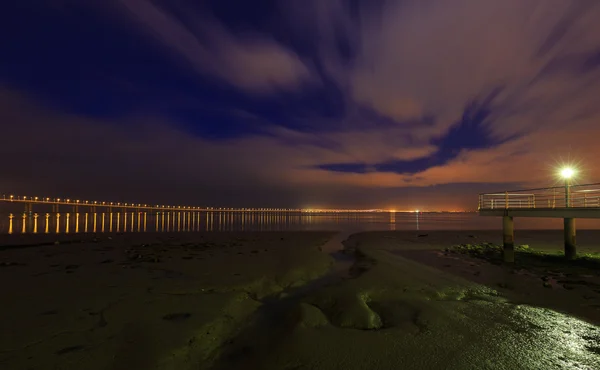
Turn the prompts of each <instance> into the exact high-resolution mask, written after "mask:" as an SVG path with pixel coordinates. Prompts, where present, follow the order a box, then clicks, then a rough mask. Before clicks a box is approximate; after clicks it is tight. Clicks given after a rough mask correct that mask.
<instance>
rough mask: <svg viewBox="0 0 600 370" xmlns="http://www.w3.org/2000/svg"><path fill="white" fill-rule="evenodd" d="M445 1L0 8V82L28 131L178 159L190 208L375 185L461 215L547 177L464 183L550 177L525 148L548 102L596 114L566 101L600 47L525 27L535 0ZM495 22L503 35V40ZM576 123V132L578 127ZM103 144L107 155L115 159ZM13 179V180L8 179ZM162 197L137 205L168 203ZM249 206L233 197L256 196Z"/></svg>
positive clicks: (229, 0) (560, 21) (127, 2)
mask: <svg viewBox="0 0 600 370" xmlns="http://www.w3.org/2000/svg"><path fill="white" fill-rule="evenodd" d="M459 2H460V3H461V4H462V5H463V6H461V7H459V8H449V7H448V4H446V3H445V2H443V1H432V2H431V4H430V7H424V8H421V5H419V4H418V2H411V1H397V2H394V1H392V2H379V1H378V2H369V1H356V0H355V1H341V0H340V1H330V2H326V3H325V2H319V1H317V0H310V1H303V2H301V1H289V2H287V1H275V0H270V1H266V0H260V1H234V0H226V1H223V0H221V1H183V0H182V1H177V2H167V1H155V2H150V1H147V0H107V1H103V2H100V1H90V2H86V3H82V2H76V1H68V0H63V1H46V2H11V3H7V4H3V5H2V12H0V22H1V24H2V28H3V29H4V32H3V36H2V43H1V45H2V55H3V57H2V58H1V59H0V84H1V85H0V86H1V87H2V88H3V89H4V91H5V93H4V94H5V95H7V96H8V98H7V99H6V101H9V100H11V99H16V100H17V101H19V102H22V103H23V104H27V106H28V107H30V110H31V112H30V113H31V115H34V116H35V115H36V114H37V113H36V112H37V111H38V110H39V114H40V115H41V117H44V118H43V119H41V121H43V120H44V119H47V118H48V117H49V116H51V117H52V119H50V121H52V123H43V122H40V119H37V120H36V122H30V121H29V120H31V118H30V117H29V118H27V119H26V117H20V118H22V119H23V122H26V123H22V124H21V125H20V126H19V127H20V129H23V127H24V126H23V125H25V124H31V125H34V127H37V126H35V125H45V126H44V127H47V126H48V125H58V126H60V125H61V124H66V123H65V122H67V121H69V123H68V124H69V125H75V126H74V127H76V129H75V130H76V131H77V132H79V133H80V135H83V136H85V135H91V134H89V133H90V132H91V131H90V130H92V129H90V130H88V129H87V128H88V127H96V129H97V128H100V127H102V128H103V129H104V128H106V127H110V130H114V133H112V134H114V135H115V136H117V137H120V138H121V139H120V140H125V138H128V140H132V141H133V142H135V143H136V144H135V145H133V144H132V146H128V145H127V144H122V145H124V147H126V148H128V149H127V152H128V155H129V160H128V163H129V165H130V166H136V165H137V166H139V167H140V168H142V167H143V168H147V170H144V171H143V172H144V173H151V172H152V171H151V169H152V168H153V166H154V164H153V162H152V161H151V160H149V159H148V157H149V156H152V155H153V154H152V153H151V152H149V151H148V149H147V148H148V147H157V146H164V147H169V148H170V147H173V148H186V149H185V152H186V156H187V157H186V159H187V160H188V161H189V163H188V164H189V167H188V168H189V172H195V173H198V172H201V173H203V174H206V176H197V175H194V176H191V177H189V178H187V177H186V176H187V175H184V174H183V173H180V172H177V171H182V170H183V169H178V165H177V164H176V163H170V162H169V161H168V160H166V159H165V160H163V162H165V163H163V165H164V166H166V167H165V168H168V169H169V171H174V172H173V174H172V176H182V177H181V178H182V179H185V181H186V182H188V183H189V187H190V188H193V187H194V186H193V184H196V185H197V186H198V187H199V188H202V189H205V190H206V191H205V192H204V193H203V195H202V196H201V197H198V201H201V202H210V201H211V200H213V201H217V200H218V201H219V202H223V201H226V200H227V199H233V197H232V196H231V194H233V193H236V194H241V193H245V192H246V190H247V189H271V190H269V191H266V192H265V195H264V196H262V198H263V199H260V200H259V201H260V202H262V203H270V204H281V205H301V204H302V203H303V202H306V201H308V200H309V199H310V201H311V202H313V203H314V202H317V203H319V204H331V205H333V204H337V205H339V204H347V205H348V206H350V205H351V203H352V202H353V200H352V197H343V196H341V195H340V194H343V193H344V189H346V192H347V194H353V193H355V192H356V191H358V190H357V189H363V190H364V191H365V192H367V193H376V192H378V190H377V189H382V188H385V189H387V190H386V193H388V192H391V193H390V194H393V195H390V196H388V198H389V199H390V201H389V202H392V203H398V202H400V203H402V202H403V199H404V197H403V194H408V193H409V192H410V193H414V192H415V191H416V192H418V190H419V189H421V190H423V191H425V192H427V191H428V190H427V187H428V186H431V185H435V186H441V187H442V188H443V187H444V186H452V187H453V189H454V187H456V186H457V185H458V184H470V185H463V189H464V197H463V198H461V199H462V200H461V201H460V202H457V203H456V204H454V203H453V202H452V201H447V202H446V203H447V206H448V207H451V206H452V207H454V206H459V205H460V206H463V207H466V206H467V204H470V203H465V202H466V201H465V199H468V194H470V193H474V194H476V192H477V191H478V190H482V189H486V188H488V187H491V186H494V184H495V183H498V184H515V185H521V184H526V183H534V182H536V181H542V180H543V181H545V180H546V179H545V178H544V176H546V174H544V173H542V171H540V172H539V173H537V174H536V175H535V176H533V179H529V178H525V177H524V176H523V174H524V173H525V172H526V171H523V170H519V171H514V172H515V174H512V175H509V176H506V178H503V177H501V176H497V175H496V174H494V173H493V171H491V170H489V168H488V169H484V171H490V172H489V174H482V175H483V176H482V177H485V178H478V177H477V176H476V175H475V174H474V173H477V172H478V171H479V172H480V170H479V169H480V168H481V167H482V166H485V164H486V163H495V162H506V161H508V160H510V159H511V158H512V159H513V160H516V161H523V162H527V163H536V164H539V167H540V168H541V167H543V166H544V165H546V164H543V163H541V162H540V159H539V158H540V157H541V156H540V155H539V154H535V153H534V154H532V152H533V151H527V150H526V151H525V152H524V151H523V150H522V148H523V146H530V145H531V143H532V142H533V143H535V142H538V141H536V140H535V139H532V135H534V134H535V133H536V132H540V128H541V129H542V131H541V132H544V131H543V130H546V129H548V131H547V132H550V131H551V130H550V127H557V128H560V126H557V125H554V126H553V123H552V122H549V120H548V119H547V117H555V116H556V114H555V112H554V110H555V109H556V108H557V107H558V106H559V105H563V106H564V107H562V108H564V109H563V110H562V112H566V113H565V115H566V117H564V118H572V117H586V119H589V117H594V115H595V114H596V110H595V106H594V105H593V104H592V103H590V104H581V101H580V102H576V101H574V100H573V92H575V91H577V92H578V93H579V94H581V95H582V96H583V97H584V98H582V100H585V99H586V97H590V98H591V97H592V93H593V92H594V90H593V89H594V88H593V86H590V84H589V83H588V84H586V83H585V79H584V78H583V77H581V74H585V75H586V76H587V77H586V78H588V79H590V78H591V79H592V80H593V78H595V77H597V74H598V68H597V66H598V64H599V63H597V61H598V58H597V56H598V50H600V42H598V41H599V40H598V38H594V37H591V38H590V39H589V40H587V39H586V40H583V41H581V43H580V44H577V45H573V43H574V41H573V40H575V39H574V38H573V37H572V36H571V33H572V32H574V30H576V29H581V28H582V27H588V28H590V29H591V27H593V26H592V25H590V23H589V22H587V21H586V19H584V18H585V17H584V15H585V14H587V13H585V12H584V13H582V12H581V11H580V10H578V11H575V10H570V8H569V6H563V8H564V9H563V10H564V12H555V13H556V14H554V13H553V14H552V15H549V16H548V18H547V19H534V18H531V17H530V18H527V15H528V14H529V12H531V11H532V9H533V8H534V7H535V6H540V7H542V8H544V6H543V5H539V3H537V2H535V1H533V0H526V1H523V2H517V1H512V3H514V4H515V6H514V7H512V8H511V7H506V8H498V7H497V6H496V5H491V4H488V5H482V4H477V3H476V2H473V1H468V0H459ZM34 3H35V4H34ZM534 3H535V4H534ZM459 5H460V4H459ZM534 5H535V6H534ZM586 9H587V10H586V11H587V12H588V13H589V12H594V11H598V9H597V7H592V6H590V7H589V9H588V8H586ZM439 14H444V15H443V16H441V17H440V16H439ZM494 14H495V16H494V17H495V18H493V21H490V19H491V18H489V17H491V16H492V15H494ZM454 17H462V18H461V19H465V23H467V24H464V25H457V24H455V23H454V22H453V21H452V19H454ZM552 17H554V18H555V19H553V18H552ZM518 22H523V23H518ZM507 25H510V26H511V27H513V29H515V31H514V32H511V33H508V34H506V33H503V31H502V30H503V29H504V26H507ZM473 30H478V31H477V32H475V31H473ZM573 34H574V33H573ZM536 43H538V45H539V46H538V47H535V46H536ZM566 92H570V94H569V95H566ZM562 94H565V95H562ZM592 99H593V98H592ZM4 114H7V115H8V114H14V112H12V111H11V110H10V107H8V108H5V112H4ZM36 117H37V116H36ZM61 117H62V118H61ZM67 117H68V119H67ZM71 121H77V122H78V123H73V122H71ZM550 121H551V120H550ZM56 122H58V123H56ZM586 122H587V121H586ZM586 122H583V123H581V124H576V125H578V126H577V127H581V128H582V130H584V129H587V128H588V127H589V125H588V124H587V123H586ZM6 125H7V126H8V125H11V124H10V122H8V123H7V124H6ZM544 126H547V127H544ZM69 127H71V126H69ZM82 127H86V129H82ZM34 129H35V130H38V131H44V130H40V129H37V128H34ZM14 130H16V131H18V130H19V129H18V128H14ZM86 130H87V131H86ZM112 134H111V135H112ZM166 138H169V140H170V141H168V142H163V141H165V140H167V139H166ZM88 139H89V140H93V138H88ZM88 139H85V140H88ZM82 140H83V139H82ZM144 140H146V141H144ZM531 140H533V141H531ZM158 142H160V143H161V144H157V143H158ZM113 146H114V143H111V142H109V143H107V147H111V148H112V147H113ZM21 147H22V146H21ZM133 147H142V148H144V149H143V150H142V149H140V151H138V152H136V151H135V150H133V149H129V148H133ZM194 148H195V149H194ZM40 150H41V149H40ZM111 150H113V151H114V153H112V154H110V155H107V156H106V157H110V158H118V157H119V155H123V153H122V152H123V150H124V149H123V148H122V147H120V146H119V147H115V148H112V149H111ZM538 151H539V150H538ZM558 155H561V153H558ZM72 156H77V153H75V152H73V151H70V152H68V153H65V157H67V158H70V157H72ZM520 156H525V157H526V158H520ZM240 158H243V159H240ZM109 160H112V159H103V158H102V157H101V158H98V159H97V160H96V161H106V163H104V166H106V167H107V168H115V170H114V174H107V175H106V176H109V177H115V178H116V177H119V176H122V175H123V174H124V173H128V167H127V166H125V167H119V166H121V165H119V166H112V165H111V164H109ZM67 162H68V161H67ZM205 162H206V163H205ZM465 163H467V164H468V165H465ZM60 165H64V166H65V170H64V173H70V172H72V168H71V167H69V163H65V161H62V162H61V163H60ZM468 167H471V168H473V172H474V173H466V172H467V169H466V168H468ZM70 168H71V169H70ZM175 169H177V171H175ZM234 174H235V175H234ZM90 176H91V175H90ZM26 178H27V175H26V174H23V173H15V179H18V180H15V181H14V183H15V184H20V183H22V182H23V181H25V179H26ZM115 181H116V180H115ZM124 181H125V182H127V181H126V180H124ZM53 182H55V183H56V184H55V185H53V186H51V188H57V189H58V188H60V181H58V180H56V181H54V180H53ZM109 182H110V181H109ZM211 183H214V184H215V185H214V186H212V185H211ZM241 184H244V186H242V185H241ZM474 184H479V185H474ZM225 185H226V188H227V189H228V190H227V192H226V194H225V195H224V194H222V193H221V192H220V190H219V189H223V186H225ZM240 186H242V187H244V189H246V190H244V191H241V190H240V189H239V188H240ZM407 188H411V189H412V188H415V189H416V190H415V189H412V190H411V189H408V190H407ZM459 188H460V187H459ZM37 189H38V188H36V190H37ZM165 189H170V187H169V185H168V184H164V185H161V186H157V188H156V189H155V190H148V191H147V195H146V196H147V197H150V198H163V199H164V198H165V197H166V196H165V195H164V194H163V193H162V192H164V191H165ZM39 191H44V189H42V188H39ZM90 191H91V192H92V191H93V192H94V193H97V194H99V195H105V196H112V194H111V193H110V192H108V191H103V190H98V189H95V190H92V189H90ZM248 192H249V193H252V191H248ZM340 192H341V193H340ZM210 193H214V197H212V198H211V196H209V195H207V194H210ZM269 194H271V195H272V197H269ZM331 194H336V196H332V195H331ZM188 196H189V195H188ZM248 196H249V195H246V196H244V197H238V198H236V201H238V202H245V203H252V202H258V201H257V200H252V199H250V198H248ZM442 198H443V197H442ZM372 202H374V203H379V204H381V203H382V202H383V203H386V202H388V201H387V200H385V199H379V198H378V197H377V196H373V197H372ZM283 203H286V204H283ZM363 203H365V204H367V203H369V200H368V197H367V199H365V200H364V202H363ZM430 206H431V207H434V205H433V204H432V205H430Z"/></svg>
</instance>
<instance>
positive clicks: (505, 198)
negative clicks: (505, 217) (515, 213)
mask: <svg viewBox="0 0 600 370" xmlns="http://www.w3.org/2000/svg"><path fill="white" fill-rule="evenodd" d="M504 206H505V207H504V208H506V209H508V191H506V192H504Z"/></svg>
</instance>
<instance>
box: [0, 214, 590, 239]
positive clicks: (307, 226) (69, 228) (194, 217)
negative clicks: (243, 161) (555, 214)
mask: <svg viewBox="0 0 600 370" xmlns="http://www.w3.org/2000/svg"><path fill="white" fill-rule="evenodd" d="M562 222H563V221H562V219H534V218H518V219H517V220H516V221H515V226H516V228H518V229H562V227H563V223H562ZM577 227H578V228H580V229H600V220H584V219H578V220H577ZM500 228H501V220H500V218H497V217H481V216H479V215H478V214H477V213H423V212H421V213H402V212H378V213H375V212H373V213H329V214H325V213H323V214H318V213H300V212H218V211H217V212H159V213H155V212H125V213H119V212H110V213H108V212H98V213H79V212H77V213H43V214H38V213H32V214H31V215H28V214H25V213H23V214H6V213H0V233H1V234H6V233H11V234H17V233H46V234H49V233H55V234H56V233H81V232H83V233H90V232H91V233H101V232H149V231H152V232H173V231H178V232H194V231H286V230H290V231H291V230H353V231H361V230H365V231H367V230H493V229H500Z"/></svg>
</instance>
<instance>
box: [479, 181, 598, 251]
mask: <svg viewBox="0 0 600 370" xmlns="http://www.w3.org/2000/svg"><path fill="white" fill-rule="evenodd" d="M478 210H479V215H480V216H495V217H502V229H503V244H504V260H505V261H506V262H514V217H551V218H562V219H564V243H565V244H564V246H565V257H566V258H567V259H573V258H575V257H576V255H577V247H576V244H577V243H576V227H575V219H577V218H600V183H596V184H584V185H571V184H570V181H565V185H564V186H556V187H550V188H538V189H525V190H513V191H501V192H494V193H485V194H479V202H478Z"/></svg>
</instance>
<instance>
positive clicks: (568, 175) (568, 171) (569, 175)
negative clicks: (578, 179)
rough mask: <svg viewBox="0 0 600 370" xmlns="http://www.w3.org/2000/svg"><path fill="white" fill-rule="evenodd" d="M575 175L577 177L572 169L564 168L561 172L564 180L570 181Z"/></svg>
mask: <svg viewBox="0 0 600 370" xmlns="http://www.w3.org/2000/svg"><path fill="white" fill-rule="evenodd" d="M574 175H575V171H574V170H573V169H572V168H570V167H566V168H563V169H562V170H561V171H560V176H561V177H562V178H564V179H570V178H572V177H573V176H574Z"/></svg>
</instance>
